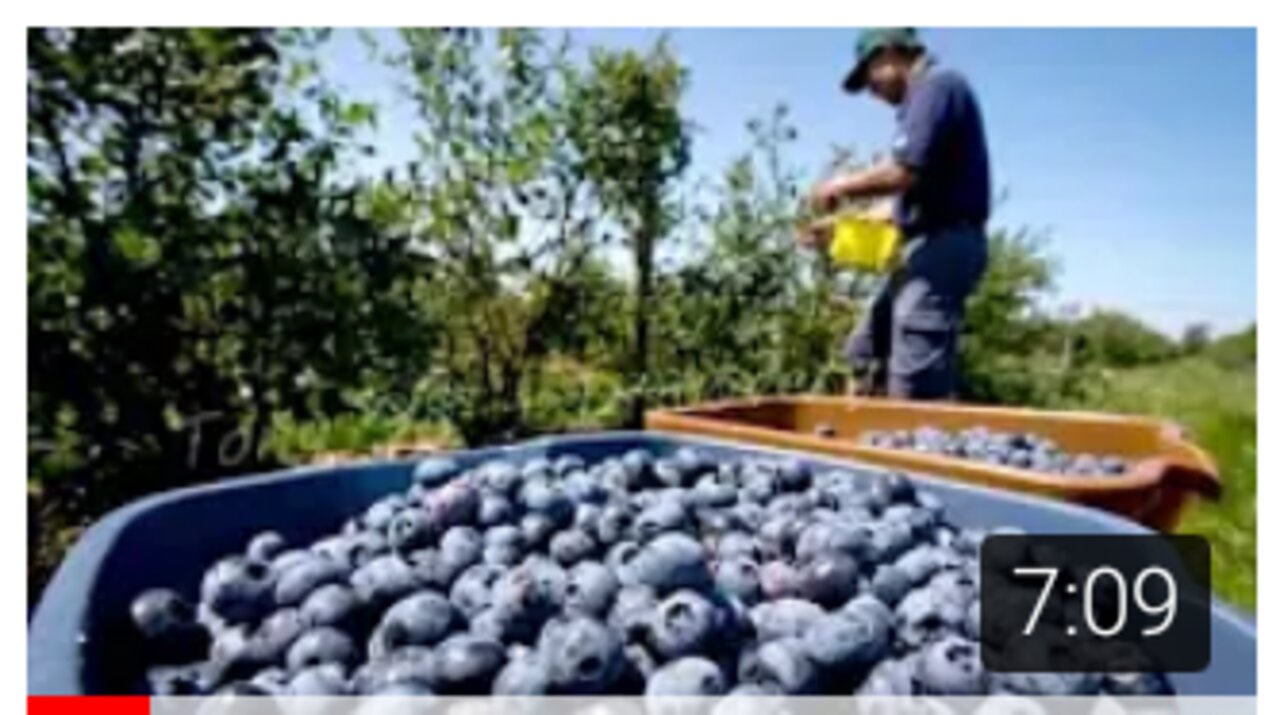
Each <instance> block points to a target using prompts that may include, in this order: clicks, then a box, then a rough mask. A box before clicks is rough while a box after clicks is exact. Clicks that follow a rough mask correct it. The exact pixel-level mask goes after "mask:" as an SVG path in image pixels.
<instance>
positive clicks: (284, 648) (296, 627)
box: [250, 608, 307, 663]
mask: <svg viewBox="0 0 1280 715" xmlns="http://www.w3.org/2000/svg"><path fill="white" fill-rule="evenodd" d="M306 630H307V622H306V620H305V619H304V618H303V617H302V614H301V612H300V611H299V610H298V609H296V608H282V609H280V610H279V611H276V612H275V613H272V614H271V615H269V616H267V617H266V619H265V620H263V621H262V624H261V625H259V626H258V628H257V630H255V631H254V633H253V637H252V639H251V641H250V647H251V648H253V649H254V651H255V652H256V653H257V657H258V658H259V659H260V660H262V661H263V662H268V663H278V662H281V661H282V660H283V659H284V656H285V654H286V653H287V652H288V650H289V647H290V646H292V645H293V643H294V641H296V640H297V639H298V638H299V637H300V636H301V635H302V634H303V633H304V632H306Z"/></svg>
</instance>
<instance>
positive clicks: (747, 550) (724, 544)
mask: <svg viewBox="0 0 1280 715" xmlns="http://www.w3.org/2000/svg"><path fill="white" fill-rule="evenodd" d="M716 556H717V557H719V558H720V559H733V558H739V557H741V558H745V559H750V560H752V561H758V560H760V546H759V544H757V543H756V540H755V537H753V536H751V535H750V534H746V533H743V532H741V531H731V532H729V533H727V534H725V535H723V536H721V537H720V539H719V540H717V541H716Z"/></svg>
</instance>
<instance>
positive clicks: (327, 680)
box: [286, 663, 350, 697]
mask: <svg viewBox="0 0 1280 715" xmlns="http://www.w3.org/2000/svg"><path fill="white" fill-rule="evenodd" d="M286 693H287V694H288V695H305V696H312V697H319V696H328V697H333V696H340V695H347V694H348V693H350V687H349V684H348V683H347V679H346V676H345V674H344V673H343V671H342V667H341V666H339V665H336V664H335V663H320V664H315V665H309V666H306V667H304V668H301V669H299V670H298V671H297V672H296V673H295V674H294V676H293V677H292V678H291V679H290V680H289V685H288V687H287V688H286Z"/></svg>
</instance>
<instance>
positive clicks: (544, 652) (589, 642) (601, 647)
mask: <svg viewBox="0 0 1280 715" xmlns="http://www.w3.org/2000/svg"><path fill="white" fill-rule="evenodd" d="M544 634H547V637H546V638H540V639H539V641H538V655H539V657H540V658H541V659H542V661H543V662H545V663H546V664H547V669H548V671H549V672H550V675H551V687H552V690H553V691H554V692H555V693H559V694H564V695H595V694H600V693H604V692H606V691H607V690H608V689H609V687H610V686H611V685H613V683H614V682H616V681H617V680H618V678H619V677H620V676H621V675H622V670H623V667H624V665H625V659H624V656H623V652H622V640H621V639H620V638H618V635H617V634H616V633H615V632H613V631H612V630H610V629H609V628H607V627H606V626H605V625H604V624H603V623H601V622H599V621H597V620H595V619H593V618H588V617H583V616H574V617H568V618H566V619H565V620H564V621H561V622H557V623H556V624H555V625H554V626H553V627H551V628H548V629H545V630H544Z"/></svg>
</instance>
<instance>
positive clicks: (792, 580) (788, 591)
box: [760, 559, 804, 600]
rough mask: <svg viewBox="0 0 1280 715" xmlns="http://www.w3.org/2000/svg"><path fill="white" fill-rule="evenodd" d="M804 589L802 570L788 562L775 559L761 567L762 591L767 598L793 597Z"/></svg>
mask: <svg viewBox="0 0 1280 715" xmlns="http://www.w3.org/2000/svg"><path fill="white" fill-rule="evenodd" d="M803 590H804V583H803V581H802V579H801V576H800V572H799V571H798V570H796V569H795V568H794V567H792V566H791V565H790V564H788V563H787V562H785V561H782V560H778V559H775V560H773V561H767V562H765V564H764V565H763V566H761V567H760V592H761V593H762V594H763V595H764V597H765V598H766V599H768V600H777V599H781V598H791V597H794V596H799V595H800V594H801V592H802V591H803Z"/></svg>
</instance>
